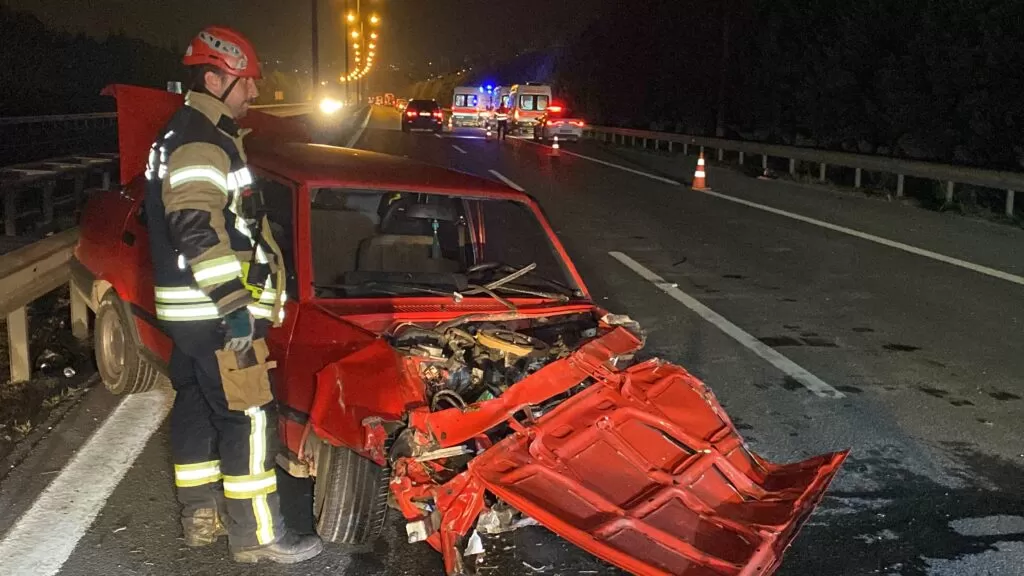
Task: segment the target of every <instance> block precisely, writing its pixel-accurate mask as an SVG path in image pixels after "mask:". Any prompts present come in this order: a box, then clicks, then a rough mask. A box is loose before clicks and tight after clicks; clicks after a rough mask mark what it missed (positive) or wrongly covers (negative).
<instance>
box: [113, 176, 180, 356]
mask: <svg viewBox="0 0 1024 576" xmlns="http://www.w3.org/2000/svg"><path fill="white" fill-rule="evenodd" d="M125 194H126V195H127V196H128V197H129V198H130V200H131V202H132V209H131V212H130V213H129V215H128V218H126V219H125V223H124V230H123V231H122V232H121V246H120V250H119V253H118V259H119V260H120V262H121V265H122V266H123V270H129V271H130V273H127V274H123V275H122V276H121V278H122V285H121V286H119V292H120V296H121V298H122V299H123V300H124V301H126V302H127V303H128V304H129V305H130V306H131V310H132V317H133V318H134V320H135V326H136V328H137V329H138V332H139V339H140V340H141V341H142V344H143V345H144V346H145V347H146V348H147V349H148V350H149V351H150V352H152V353H153V354H154V355H156V356H157V357H158V358H160V359H161V360H163V361H164V362H168V361H169V360H170V357H171V340H170V338H168V336H167V335H166V334H164V333H163V331H161V330H160V327H159V324H158V323H157V319H156V308H155V305H154V302H153V296H154V294H153V262H152V259H151V258H150V254H149V231H148V230H147V228H146V212H145V203H144V197H145V195H146V187H145V181H144V180H142V179H137V180H135V181H134V182H133V183H132V184H131V185H129V186H127V187H126V189H125Z"/></svg>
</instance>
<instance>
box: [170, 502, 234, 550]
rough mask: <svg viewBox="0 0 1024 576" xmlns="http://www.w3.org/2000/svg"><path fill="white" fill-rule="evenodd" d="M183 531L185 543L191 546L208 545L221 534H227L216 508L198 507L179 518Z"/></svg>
mask: <svg viewBox="0 0 1024 576" xmlns="http://www.w3.org/2000/svg"><path fill="white" fill-rule="evenodd" d="M181 526H182V529H183V532H184V533H185V545H186V546H191V547H193V548H195V547H200V546H209V545H210V544H213V543H214V542H216V541H217V539H218V538H220V537H221V536H227V535H228V530H227V528H225V527H224V523H223V522H221V519H220V514H219V513H218V512H217V509H216V508H200V509H199V510H196V511H195V513H194V514H192V515H191V516H185V517H183V518H182V519H181Z"/></svg>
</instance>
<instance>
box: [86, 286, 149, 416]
mask: <svg viewBox="0 0 1024 576" xmlns="http://www.w3.org/2000/svg"><path fill="white" fill-rule="evenodd" d="M132 322H133V319H132V317H131V315H130V314H129V313H128V312H127V311H126V309H125V306H124V303H123V302H122V301H121V299H120V298H119V297H118V296H117V293H116V292H114V291H113V290H109V291H108V292H107V294H106V296H104V297H103V300H102V301H101V302H100V305H99V307H98V308H97V309H96V326H95V329H94V335H93V340H94V342H93V348H94V353H95V358H96V367H97V369H98V370H99V373H100V378H101V379H102V380H103V385H104V386H106V388H107V390H109V391H110V392H111V393H112V394H115V395H118V396H120V395H123V394H137V393H139V392H147V391H149V390H152V389H154V388H156V387H158V386H160V385H161V384H163V383H164V382H165V381H166V377H165V376H164V375H163V374H162V373H161V372H160V371H159V370H157V368H156V366H154V365H153V364H152V362H150V361H149V360H147V359H146V358H145V357H144V356H143V355H142V350H141V349H140V347H139V344H138V341H137V340H136V339H135V337H134V333H133V331H132V328H133V326H132V324H131V323H132Z"/></svg>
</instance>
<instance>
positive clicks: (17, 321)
mask: <svg viewBox="0 0 1024 576" xmlns="http://www.w3.org/2000/svg"><path fill="white" fill-rule="evenodd" d="M7 344H8V346H9V347H10V349H9V350H8V352H9V354H10V361H11V382H25V381H27V380H29V379H30V378H32V365H31V363H30V362H29V358H28V312H27V311H26V309H25V307H24V306H22V307H21V308H18V309H17V310H15V311H13V312H11V313H10V314H8V315H7Z"/></svg>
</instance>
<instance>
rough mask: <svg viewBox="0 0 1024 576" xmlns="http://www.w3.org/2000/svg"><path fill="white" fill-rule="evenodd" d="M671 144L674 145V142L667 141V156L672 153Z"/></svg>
mask: <svg viewBox="0 0 1024 576" xmlns="http://www.w3.org/2000/svg"><path fill="white" fill-rule="evenodd" d="M673 144H675V142H673V141H671V140H669V141H668V153H669V154H671V153H672V145H673Z"/></svg>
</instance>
